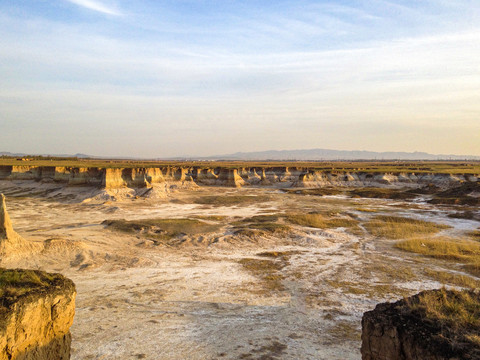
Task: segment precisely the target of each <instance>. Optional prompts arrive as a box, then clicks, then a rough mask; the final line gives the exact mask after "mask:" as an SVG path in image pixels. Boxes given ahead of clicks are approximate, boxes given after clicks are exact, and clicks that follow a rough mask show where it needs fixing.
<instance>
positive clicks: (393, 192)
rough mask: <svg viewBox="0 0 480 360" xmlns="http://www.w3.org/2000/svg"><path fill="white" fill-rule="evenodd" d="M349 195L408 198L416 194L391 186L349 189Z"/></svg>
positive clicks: (374, 197) (373, 197)
mask: <svg viewBox="0 0 480 360" xmlns="http://www.w3.org/2000/svg"><path fill="white" fill-rule="evenodd" d="M350 196H352V197H354V198H367V199H398V200H409V199H413V198H415V197H417V195H416V194H412V193H410V192H408V191H405V190H399V189H392V188H361V189H354V190H350Z"/></svg>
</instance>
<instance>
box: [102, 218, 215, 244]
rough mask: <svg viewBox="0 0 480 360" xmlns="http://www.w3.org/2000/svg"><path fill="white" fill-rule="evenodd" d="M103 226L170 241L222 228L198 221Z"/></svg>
mask: <svg viewBox="0 0 480 360" xmlns="http://www.w3.org/2000/svg"><path fill="white" fill-rule="evenodd" d="M102 224H104V225H106V226H107V227H108V228H109V229H111V230H114V231H121V232H126V233H138V234H141V235H143V236H146V237H148V238H153V239H157V240H168V239H172V238H174V237H177V236H180V235H195V234H203V233H210V232H214V231H216V230H218V229H219V228H220V226H219V225H216V224H215V225H214V224H208V223H206V222H203V221H200V220H196V219H142V220H132V221H128V220H105V221H104V222H103V223H102Z"/></svg>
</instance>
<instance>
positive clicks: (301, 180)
mask: <svg viewBox="0 0 480 360" xmlns="http://www.w3.org/2000/svg"><path fill="white" fill-rule="evenodd" d="M0 180H11V181H19V180H21V181H37V182H54V183H56V184H61V185H69V186H94V187H100V188H104V189H122V188H145V187H150V186H152V185H154V184H160V183H162V184H164V183H165V184H167V185H168V184H170V185H172V186H175V187H179V186H181V185H192V184H198V185H205V186H231V187H238V186H243V185H246V186H248V185H256V186H257V185H261V186H275V187H282V188H286V187H291V186H293V187H323V186H349V187H360V186H403V187H422V186H425V185H427V184H435V185H437V186H440V187H442V188H444V189H448V188H451V187H455V186H459V185H461V184H463V183H476V182H478V181H479V180H480V174H476V175H474V174H457V175H452V174H442V173H413V172H395V173H382V172H380V173H372V172H365V171H355V170H350V171H341V170H332V171H330V170H317V169H314V168H309V167H293V168H288V167H285V166H278V167H238V168H232V167H227V166H225V167H215V168H208V167H203V166H185V167H183V166H181V165H180V166H177V165H175V166H174V165H172V166H163V167H144V168H137V167H132V168H98V167H88V168H79V167H59V166H9V165H3V166H0Z"/></svg>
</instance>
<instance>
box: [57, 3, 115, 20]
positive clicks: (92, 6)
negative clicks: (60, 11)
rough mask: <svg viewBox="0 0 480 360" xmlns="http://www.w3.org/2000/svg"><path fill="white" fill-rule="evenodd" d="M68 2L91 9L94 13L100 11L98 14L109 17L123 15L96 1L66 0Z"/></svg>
mask: <svg viewBox="0 0 480 360" xmlns="http://www.w3.org/2000/svg"><path fill="white" fill-rule="evenodd" d="M66 1H68V2H70V3H72V4H75V5H78V6H81V7H84V8H87V9H90V10H94V11H98V12H100V13H103V14H107V15H114V16H121V15H123V14H122V13H121V12H119V11H118V10H116V9H114V8H111V7H109V6H107V5H105V4H102V3H100V2H98V1H94V0H66Z"/></svg>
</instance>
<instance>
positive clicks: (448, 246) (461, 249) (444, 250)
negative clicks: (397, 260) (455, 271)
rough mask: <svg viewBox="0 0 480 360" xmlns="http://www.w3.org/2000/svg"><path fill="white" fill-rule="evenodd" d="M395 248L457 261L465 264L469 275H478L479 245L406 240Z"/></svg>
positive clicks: (452, 240)
mask: <svg viewBox="0 0 480 360" xmlns="http://www.w3.org/2000/svg"><path fill="white" fill-rule="evenodd" d="M395 247H397V248H399V249H402V250H405V251H409V252H414V253H417V254H422V255H425V256H429V257H433V258H438V259H445V260H452V261H457V262H460V263H463V264H465V269H466V270H467V271H469V272H470V273H472V274H474V275H476V276H478V275H480V244H479V243H477V242H475V241H471V240H467V239H455V238H447V237H441V238H433V239H408V240H404V241H400V242H399V243H397V244H396V245H395Z"/></svg>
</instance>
